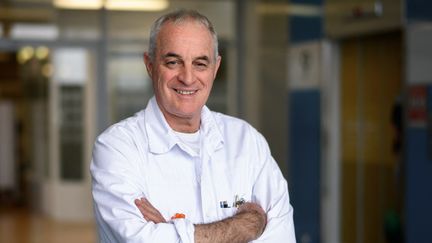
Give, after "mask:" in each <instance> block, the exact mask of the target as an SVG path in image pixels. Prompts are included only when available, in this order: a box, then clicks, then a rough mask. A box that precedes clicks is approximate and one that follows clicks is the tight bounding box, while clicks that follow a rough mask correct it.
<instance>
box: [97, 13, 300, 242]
mask: <svg viewBox="0 0 432 243" xmlns="http://www.w3.org/2000/svg"><path fill="white" fill-rule="evenodd" d="M144 62H145V65H146V68H147V71H148V74H149V76H150V78H151V79H152V81H153V89H154V95H155V96H154V98H152V99H151V100H150V101H149V103H148V105H147V107H146V108H145V109H144V110H142V111H140V112H138V113H137V114H136V115H135V116H133V117H131V118H128V119H126V120H124V121H122V122H120V123H117V124H115V125H113V126H111V127H110V128H109V129H107V130H106V131H105V132H104V133H103V134H101V135H100V136H99V137H98V139H97V141H96V143H95V147H94V153H93V161H92V164H91V173H92V178H93V188H92V191H93V198H94V208H95V215H96V220H97V223H98V227H99V236H100V240H101V241H102V242H164V243H165V242H167V243H168V242H250V241H254V240H256V242H272V243H274V242H288V243H291V242H295V236H294V225H293V219H292V216H293V209H292V207H291V205H290V203H289V196H288V189H287V184H286V181H285V179H284V178H283V176H282V174H281V172H280V169H279V168H278V166H277V164H276V162H275V161H274V159H273V158H272V157H271V154H270V151H269V148H268V145H267V143H266V141H265V139H264V138H263V137H262V135H260V134H259V133H258V132H257V131H256V130H255V129H254V128H252V127H251V126H250V125H249V124H247V123H246V122H244V121H242V120H239V119H236V118H233V117H229V116H226V115H223V114H220V113H216V112H211V111H210V110H209V109H208V108H207V107H206V106H205V103H206V102H207V99H208V97H209V94H210V91H211V88H212V84H213V80H214V79H215V77H216V73H217V70H218V68H219V65H220V62H221V57H220V56H219V54H218V42H217V36H216V33H215V30H214V28H213V25H212V24H211V22H210V21H209V20H208V19H207V18H206V17H205V16H203V15H201V14H199V13H198V12H196V11H188V10H180V11H176V12H172V13H169V14H166V15H164V16H162V17H160V18H159V19H158V20H157V21H156V22H155V23H154V25H153V26H152V29H151V33H150V46H149V51H148V52H146V53H145V54H144Z"/></svg>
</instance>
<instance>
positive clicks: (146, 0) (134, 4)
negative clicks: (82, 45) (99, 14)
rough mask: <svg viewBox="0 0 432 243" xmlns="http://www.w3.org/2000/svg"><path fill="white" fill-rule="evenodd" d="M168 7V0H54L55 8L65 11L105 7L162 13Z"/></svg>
mask: <svg viewBox="0 0 432 243" xmlns="http://www.w3.org/2000/svg"><path fill="white" fill-rule="evenodd" d="M104 2H105V4H104ZM168 5H169V3H168V1H167V0H106V1H103V0H54V6H56V7H57V8H64V9H101V8H102V7H103V6H105V8H106V9H109V10H123V11H160V10H164V9H166V8H168Z"/></svg>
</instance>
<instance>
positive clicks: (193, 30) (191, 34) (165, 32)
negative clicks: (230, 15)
mask: <svg viewBox="0 0 432 243" xmlns="http://www.w3.org/2000/svg"><path fill="white" fill-rule="evenodd" d="M213 48H214V46H213V38H212V35H211V33H210V31H209V30H208V29H207V27H206V26H204V25H203V24H202V23H200V22H196V21H191V20H189V21H188V20H185V21H182V22H179V23H173V22H167V23H164V24H163V25H162V27H161V30H160V32H159V35H158V37H157V51H158V52H159V53H160V52H162V53H165V52H176V53H177V52H179V51H190V52H203V53H200V54H201V55H202V54H206V55H209V56H210V57H211V56H213V54H212V52H213ZM204 52H205V53H204Z"/></svg>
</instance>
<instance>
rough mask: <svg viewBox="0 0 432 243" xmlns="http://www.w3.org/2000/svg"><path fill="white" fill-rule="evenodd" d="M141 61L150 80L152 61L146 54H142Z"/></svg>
mask: <svg viewBox="0 0 432 243" xmlns="http://www.w3.org/2000/svg"><path fill="white" fill-rule="evenodd" d="M143 59H144V64H145V66H146V69H147V73H148V75H149V77H150V78H151V77H152V72H153V61H152V59H151V58H150V55H149V53H148V52H144V55H143Z"/></svg>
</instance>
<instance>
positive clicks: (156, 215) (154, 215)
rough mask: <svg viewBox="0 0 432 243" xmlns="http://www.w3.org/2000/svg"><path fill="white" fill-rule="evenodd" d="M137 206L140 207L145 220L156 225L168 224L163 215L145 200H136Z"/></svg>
mask: <svg viewBox="0 0 432 243" xmlns="http://www.w3.org/2000/svg"><path fill="white" fill-rule="evenodd" d="M135 205H136V206H137V207H138V209H139V211H140V212H141V214H142V215H143V216H144V219H145V220H147V221H149V222H153V223H155V224H159V223H166V220H165V219H164V217H163V216H162V214H161V213H160V212H159V210H157V209H156V208H155V207H153V205H151V203H150V202H149V201H148V200H147V199H145V198H141V199H135Z"/></svg>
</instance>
